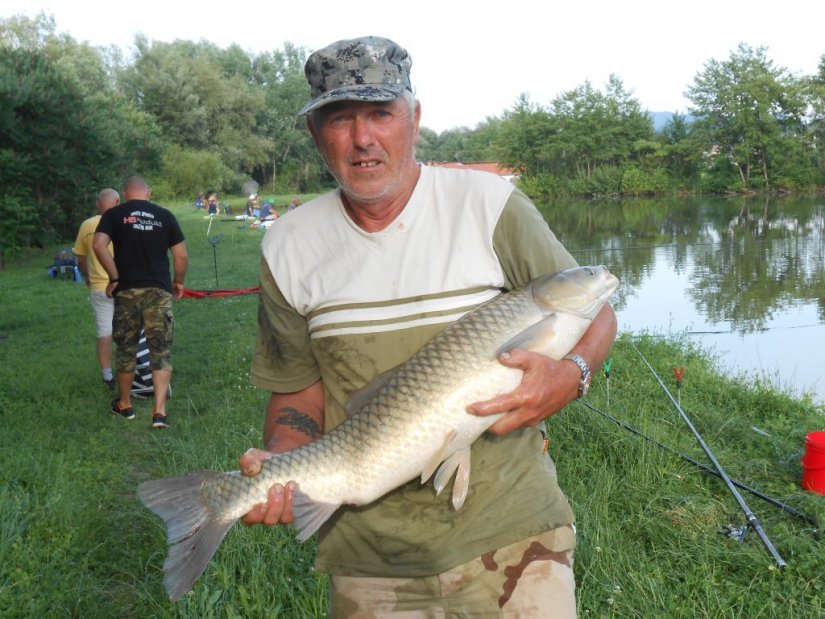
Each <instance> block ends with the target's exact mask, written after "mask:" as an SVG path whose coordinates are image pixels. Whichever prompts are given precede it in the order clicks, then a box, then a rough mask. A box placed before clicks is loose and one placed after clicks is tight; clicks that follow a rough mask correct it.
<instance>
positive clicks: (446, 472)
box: [433, 449, 466, 495]
mask: <svg viewBox="0 0 825 619" xmlns="http://www.w3.org/2000/svg"><path fill="white" fill-rule="evenodd" d="M464 451H466V450H464V449H462V450H461V451H457V452H455V453H454V454H453V455H452V456H450V457H449V458H447V459H446V460H444V462H442V463H441V466H439V467H438V470H437V471H436V472H435V478H434V479H433V486H435V493H436V495H439V494H441V491H442V490H444V488H446V487H447V484H449V483H450V480H451V479H452V478H453V475H454V474H455V472H456V470H458V465H459V463H460V460H461V454H462V453H463V452H464Z"/></svg>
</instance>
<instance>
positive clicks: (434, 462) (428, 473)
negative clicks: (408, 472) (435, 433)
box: [421, 428, 456, 484]
mask: <svg viewBox="0 0 825 619" xmlns="http://www.w3.org/2000/svg"><path fill="white" fill-rule="evenodd" d="M455 437H456V431H455V428H454V429H452V430H450V431H449V432H447V435H446V436H445V437H444V440H443V441H442V443H441V446H440V447H439V448H438V449H437V450H436V451H435V453H434V454H433V455H432V456H431V457H430V459H429V460H428V461H427V464H426V465H424V468H423V469H422V471H421V483H422V484H423V483H425V482H426V481H427V480H428V479H429V478H430V477H432V476H433V473H434V472H435V470H436V469H437V468H438V465H439V464H441V463H442V462H444V460H445V459H446V454H447V453H449V450H450V445H451V444H452V442H453V440H454V439H455Z"/></svg>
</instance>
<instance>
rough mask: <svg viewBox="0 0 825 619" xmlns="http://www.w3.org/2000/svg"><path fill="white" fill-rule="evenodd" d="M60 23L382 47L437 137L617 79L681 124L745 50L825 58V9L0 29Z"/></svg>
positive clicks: (209, 16) (246, 41) (80, 3)
mask: <svg viewBox="0 0 825 619" xmlns="http://www.w3.org/2000/svg"><path fill="white" fill-rule="evenodd" d="M40 11H45V12H46V13H49V14H51V15H53V16H54V18H55V21H56V30H57V32H59V33H60V32H65V33H68V34H70V35H71V36H72V37H73V38H75V39H76V40H78V41H88V42H89V43H91V44H92V45H96V46H108V45H117V46H119V47H121V48H122V49H123V50H124V53H125V54H126V57H127V58H128V57H129V55H130V54H131V52H132V50H133V42H134V35H135V34H136V33H143V34H144V35H146V36H147V37H148V38H149V39H150V40H153V41H167V42H171V41H174V40H175V39H184V40H193V41H198V40H201V39H206V40H208V41H211V42H212V43H214V44H216V45H218V46H219V47H222V48H225V47H228V46H229V45H231V44H233V43H237V44H238V45H240V46H241V47H242V48H243V49H245V50H248V51H250V52H253V53H257V52H261V51H270V50H274V49H282V48H283V45H284V43H285V42H290V43H292V44H293V45H296V46H299V47H304V48H306V49H307V50H308V51H312V50H314V49H318V48H320V47H324V46H326V45H327V44H329V43H331V42H333V41H336V40H339V39H348V38H354V37H358V36H365V35H377V36H384V37H388V38H391V39H393V40H394V41H396V42H397V43H399V44H400V45H401V46H403V47H405V48H406V49H407V50H408V52H409V53H410V55H411V56H412V59H413V66H412V72H411V76H412V82H413V86H414V88H415V91H416V95H417V96H418V98H419V100H420V101H421V105H422V119H421V124H422V126H424V127H428V128H430V129H434V130H435V131H437V132H439V133H440V132H442V131H444V130H446V129H451V128H455V127H462V126H464V127H469V128H474V127H475V126H476V125H477V124H478V123H480V122H483V121H484V120H485V119H487V118H489V117H493V116H501V115H502V113H504V112H505V111H506V110H509V109H512V108H513V106H514V104H515V102H516V100H517V98H518V97H519V95H520V94H522V93H526V94H528V95H529V97H530V100H531V101H532V102H534V103H536V104H538V105H541V106H548V105H549V104H550V102H551V101H552V100H553V99H554V98H555V97H557V96H558V95H560V94H562V93H564V92H567V91H570V90H573V89H575V88H577V87H578V86H581V85H582V84H584V82H585V81H590V83H591V84H592V85H593V86H594V87H595V88H597V89H599V90H602V91H603V90H604V86H605V84H606V83H607V80H608V77H609V76H610V74H615V75H617V76H618V77H619V78H620V79H621V81H622V83H623V84H624V87H625V89H626V90H628V91H630V92H631V93H632V95H633V96H634V97H635V98H636V99H637V100H638V101H639V102H640V103H641V105H642V107H643V108H644V109H646V110H648V111H650V112H686V111H687V108H688V107H689V105H690V103H689V102H688V101H687V100H686V99H685V98H684V92H685V90H687V89H688V87H689V86H690V85H691V84H692V83H693V81H694V79H695V77H696V75H697V74H698V73H700V72H701V71H702V70H703V68H704V66H705V63H707V62H708V61H709V60H718V61H724V60H727V59H728V58H729V57H730V54H731V52H732V51H734V50H735V49H736V48H737V46H738V45H739V43H747V44H748V45H750V46H751V47H754V48H755V47H766V48H767V56H768V58H769V59H770V60H772V61H773V62H774V65H775V66H777V67H783V68H785V69H787V70H788V71H790V72H792V73H794V74H797V75H811V74H814V73H816V72H817V67H818V64H819V61H820V59H821V58H822V56H823V55H825V38H823V37H822V24H823V23H825V2H822V0H784V1H783V2H768V1H767V0H747V1H743V0H691V1H690V2H680V3H670V2H661V1H649V0H622V1H617V0H590V1H589V2H577V1H574V0H569V1H568V2H565V3H559V2H553V1H552V0H551V1H545V2H536V3H526V2H518V3H516V2H498V3H496V2H480V1H479V0H440V1H435V0H418V1H417V2H391V3H352V2H344V1H341V0H337V1H333V0H314V1H311V2H306V1H295V0H270V1H269V2H267V1H261V0H254V1H253V0H224V1H223V2H203V1H199V2H197V3H194V2H180V1H177V2H176V1H175V0H163V1H161V0H142V1H141V2H137V3H135V2H111V0H109V1H106V2H100V1H92V0H3V2H2V4H0V17H2V18H7V17H11V16H13V15H27V16H29V17H33V16H35V15H36V14H37V13H38V12H40Z"/></svg>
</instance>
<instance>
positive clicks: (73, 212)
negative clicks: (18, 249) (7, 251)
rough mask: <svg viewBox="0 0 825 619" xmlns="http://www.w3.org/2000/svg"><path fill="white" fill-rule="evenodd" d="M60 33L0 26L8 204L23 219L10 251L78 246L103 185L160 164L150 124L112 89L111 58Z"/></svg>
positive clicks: (1, 188) (1, 162) (20, 24)
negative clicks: (33, 232)
mask: <svg viewBox="0 0 825 619" xmlns="http://www.w3.org/2000/svg"><path fill="white" fill-rule="evenodd" d="M52 31H53V22H52V21H51V20H49V19H45V18H43V17H42V16H40V17H38V18H36V19H34V20H29V19H26V18H17V19H15V20H2V21H0V145H2V149H3V155H2V156H1V157H0V196H5V197H6V198H8V203H7V204H6V205H5V206H4V209H8V208H11V207H9V206H8V205H9V204H12V205H17V206H16V207H14V210H15V212H16V213H19V216H20V217H22V220H21V222H20V223H21V225H20V226H18V229H19V233H17V237H16V238H12V236H13V235H14V234H15V233H13V231H11V232H10V231H8V230H7V231H6V232H4V240H3V244H4V247H14V246H15V245H26V244H31V243H35V242H36V243H43V244H45V243H49V242H53V241H56V240H57V239H65V238H73V237H74V234H75V233H76V228H77V225H78V224H79V222H80V221H81V220H82V219H83V218H84V217H86V216H88V215H89V214H90V212H91V211H92V208H91V207H92V205H93V204H94V195H95V194H96V192H97V191H98V190H99V189H100V188H101V186H106V185H110V184H116V183H117V182H118V181H119V180H120V179H121V178H122V177H123V176H124V175H125V174H126V173H127V172H129V171H131V170H133V169H134V168H135V167H136V166H137V165H146V164H149V163H151V161H152V160H153V158H155V157H156V156H157V150H156V141H155V133H154V127H153V125H152V123H151V121H150V120H149V119H148V118H147V117H146V116H144V115H141V114H140V113H139V112H138V111H137V110H136V109H135V108H134V107H133V106H131V105H130V104H129V103H128V102H127V101H126V100H125V99H124V98H123V97H122V96H119V95H118V93H117V92H115V91H114V90H113V89H112V87H111V82H110V80H108V78H107V75H108V70H107V68H106V63H105V62H104V59H103V58H102V57H101V56H100V55H97V54H95V53H94V50H93V48H90V47H89V46H87V45H77V44H75V43H74V42H73V41H71V40H70V39H67V38H65V37H55V36H54V34H53V32H52ZM5 215H9V214H8V213H5ZM32 216H33V217H34V219H35V220H36V222H37V239H32V238H31V237H30V236H29V235H30V222H31V220H32ZM10 235H11V236H10Z"/></svg>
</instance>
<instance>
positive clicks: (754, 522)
mask: <svg viewBox="0 0 825 619" xmlns="http://www.w3.org/2000/svg"><path fill="white" fill-rule="evenodd" d="M630 345H631V346H633V350H635V351H636V352H637V353H639V356H640V357H641V358H642V361H644V362H645V365H646V366H647V367H648V368H649V369H650V371H651V372H652V373H653V376H654V377H655V378H656V381H657V382H658V383H659V386H660V387H661V388H662V389H663V390H664V392H665V394H666V395H667V397H668V399H670V401H671V403H672V404H673V406H674V407H675V408H676V410H677V412H678V413H679V416H680V417H681V418H682V420H683V421H684V422H685V423H686V424H687V426H688V427H689V428H690V430H691V432H693V435H694V436H695V437H696V440H697V441H698V442H699V446H700V447H701V448H702V449H703V450H704V452H705V453H706V454H707V456H708V458H710V461H711V462H712V463H713V466H714V468H715V469H716V470H717V471H719V477H720V478H721V479H722V481H724V482H725V485H726V486H727V487H728V490H730V493H731V494H732V495H733V498H735V499H736V502H737V503H739V507H740V508H741V509H742V511H743V512H744V513H745V518H746V520H747V522H748V524H749V525H750V526H751V527H753V530H754V531H756V534H757V535H758V536H759V539H760V540H761V541H762V543H763V544H764V545H765V548H766V549H767V550H768V552H769V553H770V555H771V556H772V557H773V560H774V561H775V562H776V566H777V567H778V568H779V569H780V570H782V569H785V566H786V565H787V564H786V563H785V560H784V559H783V558H782V557H781V556H780V555H779V552H777V550H776V547H775V546H774V545H773V544H772V543H771V540H770V539H768V535H767V534H766V533H765V530H764V529H763V528H762V525H761V524H760V523H759V519H758V518H757V517H756V515H755V514H754V513H753V512H752V511H751V508H750V507H748V504H747V503H746V502H745V499H743V498H742V495H741V494H740V493H739V491H738V490H737V489H736V486H734V485H733V482H732V481H731V480H730V477H728V474H727V473H726V472H725V469H724V468H722V465H721V464H720V463H719V460H717V459H716V456H714V455H713V452H712V451H711V450H710V447H708V445H707V443H705V440H704V439H703V438H702V435H701V434H699V431H698V430H697V429H696V427H695V426H694V425H693V422H691V420H690V418H689V417H688V416H687V413H685V411H684V410H682V407H681V406H679V403H678V402H677V401H676V399H675V398H674V397H673V395H672V394H671V393H670V390H668V388H667V386H666V385H665V384H664V383H663V382H662V379H661V378H659V375H658V374H657V373H656V370H654V369H653V366H652V365H650V363H649V362H648V360H647V359H645V356H644V355H643V354H642V351H640V350H639V349H638V348H636V344H635V343H633V341H632V340H631V342H630Z"/></svg>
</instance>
